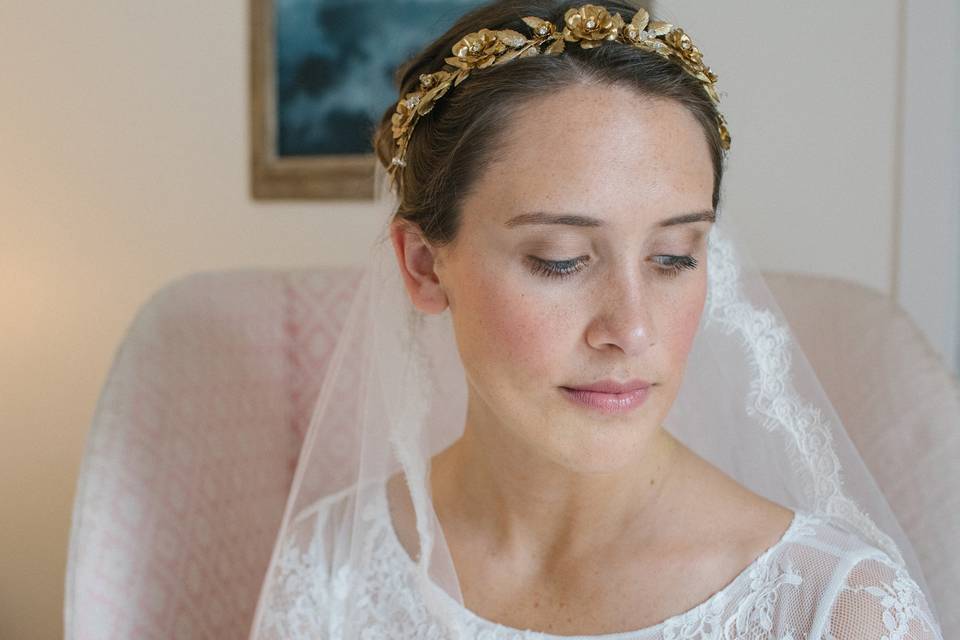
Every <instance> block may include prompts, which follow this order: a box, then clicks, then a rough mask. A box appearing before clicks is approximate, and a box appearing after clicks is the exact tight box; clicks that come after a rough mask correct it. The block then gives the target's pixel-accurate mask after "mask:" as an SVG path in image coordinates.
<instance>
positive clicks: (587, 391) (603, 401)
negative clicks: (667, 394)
mask: <svg viewBox="0 0 960 640" xmlns="http://www.w3.org/2000/svg"><path fill="white" fill-rule="evenodd" d="M652 386H653V385H652V384H651V383H649V382H646V381H645V380H628V381H627V382H616V381H614V380H601V381H599V382H594V383H591V384H587V385H577V386H575V387H560V390H561V391H562V392H563V394H564V395H565V396H566V397H567V398H569V399H570V400H571V401H573V402H575V403H576V404H578V405H580V406H585V407H588V408H590V409H594V410H596V411H599V412H601V413H604V414H607V415H616V414H621V413H627V412H629V411H632V410H634V409H636V408H637V407H639V406H640V405H642V404H643V402H644V401H645V400H646V399H647V396H648V395H650V388H651V387H652Z"/></svg>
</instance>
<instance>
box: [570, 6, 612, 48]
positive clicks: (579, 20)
mask: <svg viewBox="0 0 960 640" xmlns="http://www.w3.org/2000/svg"><path fill="white" fill-rule="evenodd" d="M563 22H564V24H565V25H566V26H564V28H563V39H564V40H566V41H567V42H576V41H578V40H579V41H580V46H581V47H582V48H583V49H591V48H593V47H598V46H600V44H602V42H603V41H604V40H616V39H617V35H618V34H619V33H620V30H621V29H623V18H621V17H620V14H619V13H616V14H614V15H612V16H611V15H610V13H609V12H608V11H607V10H606V9H604V8H603V7H598V6H597V5H595V4H585V5H583V6H582V7H580V8H579V9H568V10H567V12H566V13H565V14H564V15H563Z"/></svg>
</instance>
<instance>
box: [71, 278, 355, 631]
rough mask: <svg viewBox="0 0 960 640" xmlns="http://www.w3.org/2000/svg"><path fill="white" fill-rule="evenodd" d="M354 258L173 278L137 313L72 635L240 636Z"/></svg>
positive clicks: (81, 560) (82, 500)
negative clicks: (325, 264) (342, 263)
mask: <svg viewBox="0 0 960 640" xmlns="http://www.w3.org/2000/svg"><path fill="white" fill-rule="evenodd" d="M359 276H360V272H359V270H356V269H326V270H309V271H307V270H301V271H285V272H281V271H261V270H247V271H227V272H212V273H199V274H195V275H191V276H188V277H186V278H184V279H181V280H177V281H175V282H173V283H171V284H169V285H167V286H166V287H164V288H163V289H161V290H160V291H159V292H158V293H157V294H155V295H154V296H153V297H152V298H151V299H150V300H149V301H148V302H147V303H146V304H145V305H144V306H143V308H142V309H141V310H140V312H139V313H138V315H137V317H136V319H135V321H134V322H133V324H132V326H131V328H130V329H129V331H128V333H127V335H126V337H125V339H124V340H123V343H122V345H121V346H120V348H119V350H118V352H117V354H116V356H115V359H114V362H113V365H112V368H111V370H110V373H109V375H108V378H107V381H106V384H105V386H104V388H103V391H102V393H101V396H100V400H99V402H98V405H97V410H96V414H95V416H94V419H93V424H92V428H91V431H90V434H89V436H88V439H87V444H86V451H85V455H84V460H83V463H82V467H81V471H80V478H79V482H78V487H77V494H76V499H75V505H74V514H73V528H72V531H71V537H70V552H69V558H68V564H67V580H66V596H65V610H64V618H65V619H64V624H65V633H66V637H67V638H75V639H78V640H79V639H91V640H92V639H95V638H96V639H103V638H242V637H246V635H247V634H248V633H249V631H248V629H249V626H250V623H251V621H252V618H253V609H254V606H255V604H256V599H257V594H258V591H259V589H260V584H261V582H262V580H263V576H264V573H265V572H266V568H267V564H268V562H269V559H270V554H271V551H272V547H273V542H274V539H275V537H276V534H277V529H278V527H279V523H280V519H281V517H282V513H283V508H284V505H285V501H286V496H287V493H288V490H289V488H290V483H291V481H292V477H293V470H294V468H295V465H296V462H297V454H298V453H299V450H300V445H301V443H302V440H303V436H304V433H305V431H306V427H307V425H308V423H309V419H310V411H311V410H312V408H313V403H314V401H315V399H316V395H317V393H318V391H319V386H320V382H321V380H322V376H323V374H324V372H325V370H326V367H327V361H328V357H329V355H330V351H331V348H332V346H333V344H334V342H335V339H336V337H337V333H338V331H339V329H340V327H341V325H342V322H343V320H344V316H345V314H346V311H347V307H348V305H349V300H350V296H351V295H352V293H353V290H354V288H355V286H356V284H357V282H358V281H359Z"/></svg>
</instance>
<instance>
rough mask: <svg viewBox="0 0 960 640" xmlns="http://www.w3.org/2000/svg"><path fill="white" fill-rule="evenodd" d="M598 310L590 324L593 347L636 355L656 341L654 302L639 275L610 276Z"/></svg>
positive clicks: (588, 332)
mask: <svg viewBox="0 0 960 640" xmlns="http://www.w3.org/2000/svg"><path fill="white" fill-rule="evenodd" d="M597 307H598V310H599V311H598V313H597V314H596V316H595V317H594V318H593V319H592V320H591V322H590V325H589V326H588V327H587V332H586V340H587V343H588V344H589V345H590V346H591V347H593V348H594V349H600V350H605V349H610V348H617V349H620V350H621V351H622V352H623V353H624V354H625V355H628V356H635V355H639V354H641V353H643V352H644V351H645V350H647V349H649V348H650V347H652V346H653V345H655V344H656V336H655V335H654V327H653V313H652V311H653V310H652V308H651V302H650V300H649V298H648V296H646V295H645V294H644V291H643V285H642V283H641V280H640V278H639V277H635V276H633V275H618V276H615V277H611V278H609V279H608V280H607V282H606V284H605V286H604V289H603V291H602V292H601V293H600V295H599V297H598V302H597Z"/></svg>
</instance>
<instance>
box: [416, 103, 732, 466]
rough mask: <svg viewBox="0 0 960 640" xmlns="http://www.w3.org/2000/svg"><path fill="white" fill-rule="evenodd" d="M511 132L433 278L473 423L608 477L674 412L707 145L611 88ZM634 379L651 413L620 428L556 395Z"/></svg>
mask: <svg viewBox="0 0 960 640" xmlns="http://www.w3.org/2000/svg"><path fill="white" fill-rule="evenodd" d="M509 129H510V130H509V131H508V132H507V134H506V136H504V140H505V141H506V142H505V144H504V145H503V146H502V147H501V148H500V149H499V150H498V152H497V155H496V160H495V161H494V163H492V164H491V165H489V166H488V167H487V168H486V169H485V170H484V172H483V174H482V176H481V177H480V178H479V180H478V182H477V183H476V185H475V188H474V189H473V191H472V192H471V193H470V194H469V195H468V196H467V197H466V198H465V200H464V202H463V208H462V225H461V227H460V230H459V233H458V238H457V241H456V243H454V244H453V245H451V246H449V247H447V248H444V249H440V250H438V253H437V255H436V263H435V265H434V272H435V273H436V276H437V279H438V281H439V287H440V289H442V291H443V292H444V294H445V296H446V301H447V303H448V304H449V306H450V311H451V315H452V319H453V324H454V330H455V333H456V340H457V344H458V348H459V352H460V357H461V360H462V362H463V366H464V369H465V371H466V375H467V382H468V388H469V402H470V407H469V412H468V421H471V422H472V424H471V426H472V427H473V428H476V429H480V430H487V432H488V433H489V434H496V435H494V436H493V437H496V438H498V440H499V441H503V439H504V438H505V439H506V440H507V441H510V442H512V443H515V444H516V445H517V446H520V447H521V448H529V450H530V452H531V453H533V454H536V455H545V456H548V457H549V458H550V459H552V460H553V461H554V462H556V463H559V464H561V465H563V466H565V467H567V468H569V469H571V470H577V471H580V472H603V471H615V470H617V469H619V468H622V467H623V466H624V465H626V464H629V463H630V462H631V461H632V460H634V459H635V458H636V457H637V456H639V455H641V454H642V452H643V451H644V445H645V444H646V443H647V442H648V441H649V439H650V437H651V436H652V435H653V434H654V433H656V431H657V427H658V426H659V425H660V423H661V421H662V419H663V418H664V416H665V415H666V414H667V412H668V410H669V409H670V406H671V405H672V403H673V401H674V399H675V398H676V395H677V392H678V390H679V388H680V384H681V380H682V377H683V371H684V367H685V364H686V360H687V355H688V353H689V351H690V348H691V346H692V342H693V339H694V336H695V334H696V331H697V327H698V324H699V321H700V316H701V312H702V311H703V306H704V301H705V295H706V285H707V269H706V267H707V236H708V233H709V231H710V228H711V226H712V215H713V206H712V194H713V166H712V163H711V159H710V152H709V148H708V146H707V141H706V138H705V136H704V134H703V131H702V129H701V127H700V125H699V124H698V123H697V121H696V120H695V119H694V117H693V116H692V115H691V114H690V113H689V112H688V111H687V110H686V108H684V107H682V106H681V105H679V104H677V103H675V102H672V101H666V100H661V99H651V98H645V97H641V96H639V95H638V94H637V93H635V92H633V91H632V90H629V89H626V88H619V87H580V86H577V87H571V88H568V89H564V90H563V91H562V92H560V93H557V94H552V95H550V96H549V98H544V99H541V100H537V101H535V102H531V103H528V104H527V105H525V108H524V109H523V110H522V112H521V113H520V114H519V115H518V117H517V118H515V119H514V120H512V121H511V122H510V123H509ZM699 214H706V215H699ZM557 216H563V218H557ZM675 218H676V219H677V220H673V224H671V223H670V221H671V220H672V219H675ZM690 218H693V220H694V221H686V222H684V220H689V219H690ZM704 218H705V219H704ZM637 379H639V380H644V381H647V382H649V383H651V384H652V386H651V387H650V388H649V389H648V391H647V395H646V398H645V400H644V401H643V402H642V403H641V404H640V405H639V406H635V407H634V408H632V409H629V410H625V411H618V412H614V413H611V412H603V411H600V410H598V409H596V408H593V407H591V406H588V405H585V404H581V403H579V402H577V401H576V400H575V399H574V398H573V397H571V394H569V393H568V392H567V391H565V388H572V387H580V386H584V385H590V384H592V383H596V382H599V381H604V380H613V381H616V382H626V381H631V380H637ZM595 397H599V396H595Z"/></svg>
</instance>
